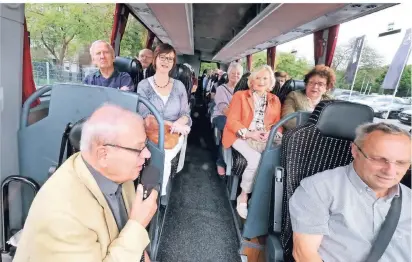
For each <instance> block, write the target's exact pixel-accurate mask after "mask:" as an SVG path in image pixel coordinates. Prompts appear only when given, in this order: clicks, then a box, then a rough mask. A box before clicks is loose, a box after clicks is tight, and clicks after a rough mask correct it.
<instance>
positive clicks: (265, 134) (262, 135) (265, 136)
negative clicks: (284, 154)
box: [260, 132, 269, 142]
mask: <svg viewBox="0 0 412 262" xmlns="http://www.w3.org/2000/svg"><path fill="white" fill-rule="evenodd" d="M268 138H269V132H261V133H260V139H261V140H262V141H263V142H266V141H268Z"/></svg>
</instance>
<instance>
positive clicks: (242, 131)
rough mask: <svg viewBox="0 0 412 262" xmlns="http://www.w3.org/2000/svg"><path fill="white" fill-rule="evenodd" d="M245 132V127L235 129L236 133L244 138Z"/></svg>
mask: <svg viewBox="0 0 412 262" xmlns="http://www.w3.org/2000/svg"><path fill="white" fill-rule="evenodd" d="M247 132H248V130H247V128H242V129H239V130H238V131H237V135H238V136H239V137H241V138H242V139H246V134H247Z"/></svg>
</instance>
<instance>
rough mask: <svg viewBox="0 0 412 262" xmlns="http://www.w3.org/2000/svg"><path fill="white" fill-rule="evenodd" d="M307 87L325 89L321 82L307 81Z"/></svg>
mask: <svg viewBox="0 0 412 262" xmlns="http://www.w3.org/2000/svg"><path fill="white" fill-rule="evenodd" d="M308 85H309V86H315V85H318V86H319V87H322V88H323V87H326V84H325V83H323V82H312V81H309V82H308Z"/></svg>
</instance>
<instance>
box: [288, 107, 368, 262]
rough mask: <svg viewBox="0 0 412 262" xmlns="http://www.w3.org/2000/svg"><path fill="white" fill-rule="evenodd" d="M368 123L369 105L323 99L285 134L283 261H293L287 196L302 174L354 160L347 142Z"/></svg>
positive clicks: (303, 175)
mask: <svg viewBox="0 0 412 262" xmlns="http://www.w3.org/2000/svg"><path fill="white" fill-rule="evenodd" d="M367 122H373V110H372V109H371V108H370V107H368V106H365V105H361V104H354V103H350V102H346V101H336V100H335V101H323V102H321V103H319V104H318V106H317V107H316V108H315V110H314V112H313V113H312V114H311V116H310V118H309V120H308V122H307V123H306V124H304V125H301V126H299V127H297V128H295V129H292V130H289V131H287V132H286V133H285V134H284V136H283V139H282V155H281V165H282V167H283V168H284V170H285V173H284V175H285V176H284V178H285V179H284V189H283V208H282V209H283V211H282V231H281V235H280V240H281V243H282V246H283V252H284V259H285V261H294V260H293V257H292V249H293V242H292V226H291V222H290V216H289V206H288V202H289V199H290V198H291V196H292V195H293V193H294V191H295V189H296V188H297V187H298V186H299V184H300V181H301V180H302V179H304V178H305V177H308V176H311V175H314V174H316V173H318V172H322V171H324V170H328V169H333V168H335V167H338V166H344V165H347V164H349V163H350V162H351V161H352V160H353V158H352V155H351V150H350V145H351V142H352V141H353V140H354V138H355V129H356V127H357V126H359V125H361V124H363V123H367Z"/></svg>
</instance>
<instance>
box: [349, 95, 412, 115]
mask: <svg viewBox="0 0 412 262" xmlns="http://www.w3.org/2000/svg"><path fill="white" fill-rule="evenodd" d="M352 102H356V103H360V104H365V105H368V106H370V107H372V108H373V111H374V112H375V117H379V118H389V119H396V118H398V114H399V113H400V112H401V111H402V110H407V109H412V107H411V104H410V103H408V102H407V101H406V100H404V99H402V98H399V97H395V98H392V96H370V97H364V98H363V99H356V100H354V101H352Z"/></svg>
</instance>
